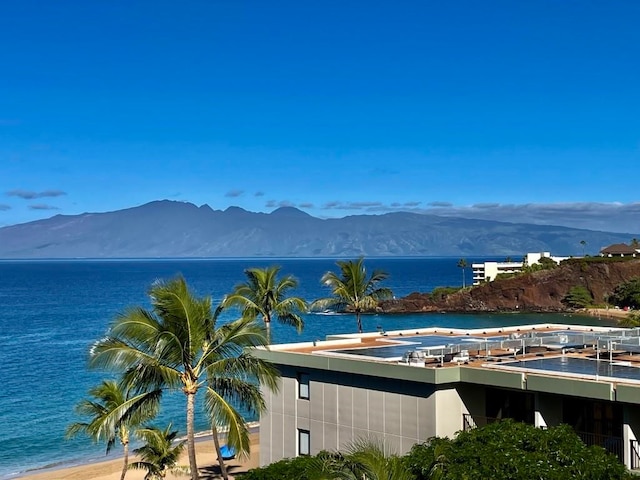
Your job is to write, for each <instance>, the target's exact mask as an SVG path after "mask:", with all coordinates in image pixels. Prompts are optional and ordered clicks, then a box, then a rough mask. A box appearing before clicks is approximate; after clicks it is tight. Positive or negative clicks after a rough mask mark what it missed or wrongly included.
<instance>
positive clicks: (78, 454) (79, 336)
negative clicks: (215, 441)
mask: <svg viewBox="0 0 640 480" xmlns="http://www.w3.org/2000/svg"><path fill="white" fill-rule="evenodd" d="M474 260H475V259H474ZM468 262H469V264H470V263H471V262H472V259H468ZM456 263H457V259H456V258H393V259H391V258H370V259H367V260H366V265H367V268H368V269H369V270H373V269H375V268H379V269H382V270H385V271H386V272H388V273H389V274H390V277H389V279H388V280H387V281H386V282H385V283H384V285H385V286H388V287H390V288H391V289H392V290H393V291H394V293H395V295H396V296H397V297H402V296H406V295H408V294H410V293H412V292H416V291H419V292H428V291H431V290H433V288H435V287H437V286H445V285H460V284H461V282H462V272H461V269H460V268H458V267H457V266H456ZM273 264H277V265H280V266H281V267H282V274H292V275H294V276H295V277H296V278H298V280H299V282H300V287H299V288H298V290H296V292H295V294H296V295H298V296H301V297H303V298H305V299H306V300H309V301H310V300H314V299H316V298H319V297H324V296H329V294H330V292H329V291H328V290H327V289H326V288H324V287H323V286H322V285H321V284H320V277H321V276H322V274H324V273H325V272H326V271H328V270H334V271H336V266H335V260H334V259H255V258H251V259H220V260H208V259H207V260H184V259H176V260H110V261H106V260H103V261H93V260H77V261H67V260H58V261H0V359H1V360H2V370H1V374H0V388H1V390H0V425H2V427H3V428H2V434H3V448H2V449H0V478H11V477H14V476H18V475H19V474H20V473H24V472H25V471H28V470H33V469H38V468H43V467H46V466H53V465H65V466H66V465H72V464H75V463H85V462H87V461H91V460H100V459H103V458H104V446H103V445H93V444H91V442H90V441H89V440H88V439H87V438H84V437H78V438H75V439H72V440H66V439H65V438H64V432H65V428H66V427H67V425H68V424H69V423H71V422H73V421H78V420H79V418H77V417H76V416H75V414H74V412H73V408H74V405H75V404H76V403H77V402H78V401H79V400H81V399H82V398H85V397H86V393H87V390H88V389H89V388H90V387H92V386H94V385H96V384H97V383H99V382H100V381H101V380H102V379H103V378H105V376H107V375H106V374H105V373H104V372H99V371H90V370H88V369H87V354H88V350H89V347H90V345H91V344H92V343H93V342H94V341H95V340H97V339H98V338H100V337H101V336H102V335H104V334H105V332H106V331H107V328H108V326H109V324H110V322H111V321H112V320H113V319H114V318H115V317H116V315H117V314H118V313H119V312H123V311H124V310H125V309H126V308H127V307H130V306H137V305H141V306H144V307H145V308H146V307H148V306H149V302H148V298H147V295H146V292H147V289H148V288H149V286H150V285H151V284H152V282H153V281H155V280H156V279H169V278H172V277H174V276H176V275H178V274H180V275H183V276H184V277H185V278H186V280H187V282H188V283H189V285H190V287H191V288H192V289H193V291H194V292H195V293H196V294H198V295H210V296H211V297H212V298H213V300H214V307H215V306H216V305H217V304H218V302H219V301H220V299H222V297H223V296H224V295H225V294H227V293H229V292H230V291H231V290H232V289H233V287H234V285H235V284H236V283H238V282H241V281H243V279H244V275H243V271H244V269H245V268H248V267H265V266H269V265H273ZM470 277H471V271H470V269H467V272H466V278H467V281H468V280H469V279H470ZM234 318H235V314H234V312H226V313H225V314H224V315H223V317H222V318H221V321H223V322H224V321H228V320H231V319H234ZM541 322H559V323H560V322H562V323H586V324H606V323H604V322H601V321H599V320H598V319H596V318H592V317H580V316H566V315H534V314H513V315H508V314H500V315H489V314H483V315H470V314H465V315H462V314H461V315H458V314H414V315H387V316H382V315H367V316H365V317H364V319H363V324H364V329H365V331H375V330H376V328H377V327H381V328H383V329H385V330H396V329H403V328H415V327H428V326H436V325H437V326H443V327H458V328H475V327H494V326H502V325H513V324H528V323H541ZM355 330H356V323H355V319H354V317H353V316H351V315H315V314H309V315H306V316H305V329H304V331H303V332H302V333H300V334H298V333H297V332H296V331H295V330H294V329H292V328H290V327H284V326H282V325H279V324H277V323H276V324H274V326H273V332H272V336H273V343H287V342H297V341H310V340H320V339H324V338H325V336H326V335H327V334H331V333H351V332H354V331H355ZM183 397H184V396H183V395H182V393H181V392H174V393H170V394H168V395H166V397H165V398H164V399H163V406H162V415H161V417H160V418H159V419H158V424H161V425H164V424H165V423H167V422H169V421H171V422H172V423H173V425H174V427H176V428H178V429H179V430H180V431H181V432H184V398H183ZM196 418H197V425H196V427H197V429H198V430H200V431H204V430H206V429H207V423H206V421H205V418H204V415H203V414H202V413H201V412H198V414H197V416H196ZM118 447H119V446H117V447H116V448H115V449H114V450H115V452H114V454H118V453H119V448H118Z"/></svg>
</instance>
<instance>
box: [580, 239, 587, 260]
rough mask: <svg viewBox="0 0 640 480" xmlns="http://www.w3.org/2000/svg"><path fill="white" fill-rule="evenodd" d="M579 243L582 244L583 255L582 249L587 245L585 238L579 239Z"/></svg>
mask: <svg viewBox="0 0 640 480" xmlns="http://www.w3.org/2000/svg"><path fill="white" fill-rule="evenodd" d="M580 245H582V256H583V257H584V249H585V247H586V246H587V241H586V240H580Z"/></svg>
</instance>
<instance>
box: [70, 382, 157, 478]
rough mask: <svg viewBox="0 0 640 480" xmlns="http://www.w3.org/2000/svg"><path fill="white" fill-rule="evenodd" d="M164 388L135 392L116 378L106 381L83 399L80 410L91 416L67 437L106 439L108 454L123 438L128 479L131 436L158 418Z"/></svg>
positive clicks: (121, 476)
mask: <svg viewBox="0 0 640 480" xmlns="http://www.w3.org/2000/svg"><path fill="white" fill-rule="evenodd" d="M161 394H162V391H161V390H159V389H155V390H152V391H148V392H143V393H140V394H138V395H133V393H132V391H131V389H129V388H126V387H124V386H123V385H120V384H118V383H117V382H115V381H113V380H105V381H103V382H102V383H101V384H100V385H98V386H96V387H93V388H92V389H91V390H89V395H90V396H91V397H92V398H93V399H92V400H89V399H85V400H82V401H81V402H80V403H78V405H77V406H76V412H77V413H78V414H80V415H82V416H85V417H90V419H89V421H87V422H76V423H72V424H71V425H69V427H68V428H67V437H73V436H75V435H78V434H80V433H84V434H86V435H88V436H89V437H91V438H92V439H93V440H94V441H96V442H99V441H106V442H107V453H109V452H110V451H111V449H112V448H113V447H114V445H115V443H116V439H118V440H120V443H121V444H122V448H123V456H124V465H123V467H122V474H121V475H120V479H121V480H124V478H125V475H126V473H127V465H128V463H129V439H130V434H131V430H132V429H135V428H136V427H139V426H140V425H141V424H142V423H144V422H145V421H147V420H150V419H151V418H153V417H155V415H156V414H157V412H158V403H159V401H160V396H161Z"/></svg>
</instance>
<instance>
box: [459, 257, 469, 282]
mask: <svg viewBox="0 0 640 480" xmlns="http://www.w3.org/2000/svg"><path fill="white" fill-rule="evenodd" d="M467 266H468V264H467V260H466V259H464V258H461V259H460V260H458V263H457V267H458V268H460V269H462V288H464V287H466V285H465V284H466V281H465V274H464V271H465V270H466V269H467Z"/></svg>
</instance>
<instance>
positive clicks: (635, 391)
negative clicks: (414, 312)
mask: <svg viewBox="0 0 640 480" xmlns="http://www.w3.org/2000/svg"><path fill="white" fill-rule="evenodd" d="M639 353H640V330H638V329H610V328H601V327H587V326H575V325H555V324H540V325H528V326H519V327H504V328H496V329H478V330H459V329H449V328H446V329H444V328H424V329H417V330H416V329H413V330H410V331H409V330H407V331H395V332H378V333H367V334H348V335H333V336H329V337H327V340H326V341H322V342H309V343H297V344H287V345H272V346H271V347H270V348H268V349H258V350H257V351H256V354H257V355H258V356H259V357H260V358H263V359H265V360H269V361H271V362H273V363H274V364H276V365H277V367H278V369H279V370H280V372H281V374H282V378H281V380H280V388H279V390H278V391H271V390H268V389H267V390H265V391H264V394H265V397H266V401H267V410H266V412H265V413H263V414H262V416H261V418H260V463H261V465H266V464H269V463H272V462H275V461H278V460H280V459H282V458H287V457H295V456H297V455H306V454H312V455H313V454H316V453H318V452H319V451H321V450H336V449H343V448H345V447H347V446H348V445H349V444H350V443H351V442H353V441H354V440H356V439H358V438H362V437H375V438H378V439H381V440H384V441H385V443H386V444H388V445H389V446H390V447H392V449H394V450H395V451H396V452H397V453H405V452H407V451H409V450H410V448H411V447H412V445H414V444H415V443H418V442H423V441H425V440H427V439H428V438H430V437H433V436H447V437H453V436H455V434H456V432H458V431H461V430H463V429H469V428H474V427H476V426H480V425H484V424H486V423H487V422H492V421H497V420H499V419H504V418H512V419H515V420H517V421H522V422H526V423H529V424H532V425H535V426H537V427H540V428H545V427H547V426H554V425H559V424H561V423H566V424H569V425H571V426H572V427H573V428H574V429H575V431H576V432H577V433H578V434H579V435H580V437H581V438H582V439H583V441H584V442H585V443H587V444H597V445H601V446H603V447H604V448H606V449H608V450H609V451H610V452H612V453H614V454H615V455H617V456H618V457H619V458H620V459H621V460H622V461H623V462H624V463H625V464H626V465H627V467H628V468H630V469H638V468H640V454H639V452H640V448H639V445H638V441H637V437H638V436H640V355H638V354H639Z"/></svg>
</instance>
